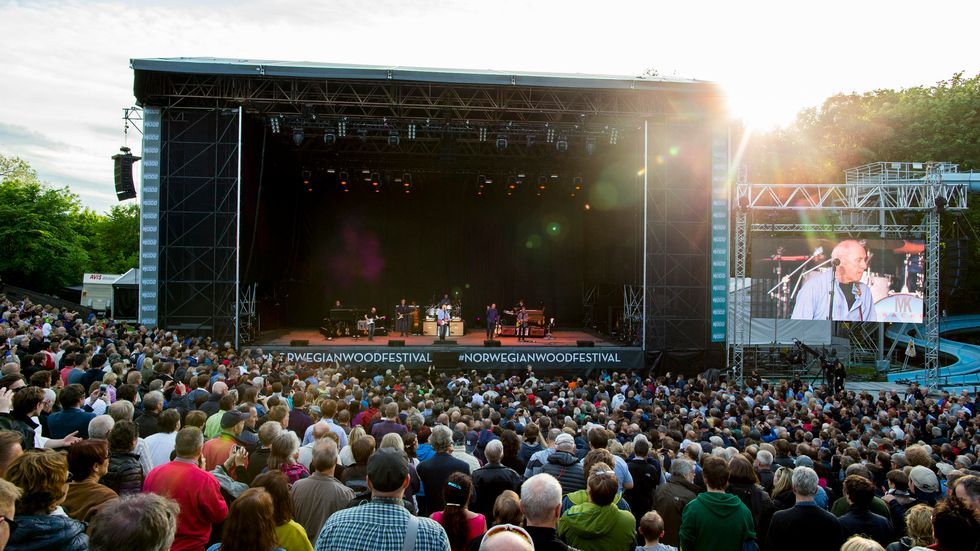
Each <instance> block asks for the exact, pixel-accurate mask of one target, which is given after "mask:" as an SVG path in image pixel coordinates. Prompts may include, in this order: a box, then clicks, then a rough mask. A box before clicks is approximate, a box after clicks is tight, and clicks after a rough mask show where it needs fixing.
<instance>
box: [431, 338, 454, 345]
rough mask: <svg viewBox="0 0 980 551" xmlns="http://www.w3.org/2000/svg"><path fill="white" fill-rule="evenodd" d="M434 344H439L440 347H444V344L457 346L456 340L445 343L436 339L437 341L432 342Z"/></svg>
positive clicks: (445, 341)
mask: <svg viewBox="0 0 980 551" xmlns="http://www.w3.org/2000/svg"><path fill="white" fill-rule="evenodd" d="M432 344H438V345H444V344H448V345H455V344H456V339H446V340H444V341H441V340H439V339H436V340H434V341H432Z"/></svg>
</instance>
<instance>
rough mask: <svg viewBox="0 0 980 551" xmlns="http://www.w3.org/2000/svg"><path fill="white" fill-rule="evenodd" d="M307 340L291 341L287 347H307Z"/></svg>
mask: <svg viewBox="0 0 980 551" xmlns="http://www.w3.org/2000/svg"><path fill="white" fill-rule="evenodd" d="M309 345H310V340H309V339H293V340H291V341H289V346H309Z"/></svg>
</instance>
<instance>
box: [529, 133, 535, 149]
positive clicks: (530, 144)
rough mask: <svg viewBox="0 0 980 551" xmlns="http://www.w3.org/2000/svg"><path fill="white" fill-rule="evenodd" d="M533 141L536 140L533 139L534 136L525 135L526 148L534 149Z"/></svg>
mask: <svg viewBox="0 0 980 551" xmlns="http://www.w3.org/2000/svg"><path fill="white" fill-rule="evenodd" d="M535 139H536V138H535V137H534V134H528V135H527V146H528V147H534V140H535Z"/></svg>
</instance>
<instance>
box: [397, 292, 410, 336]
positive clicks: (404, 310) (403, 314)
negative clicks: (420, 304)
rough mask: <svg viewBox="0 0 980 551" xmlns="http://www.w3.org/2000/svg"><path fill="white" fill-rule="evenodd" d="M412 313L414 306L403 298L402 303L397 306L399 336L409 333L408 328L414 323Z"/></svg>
mask: <svg viewBox="0 0 980 551" xmlns="http://www.w3.org/2000/svg"><path fill="white" fill-rule="evenodd" d="M411 315H412V308H411V307H409V306H408V305H407V304H406V303H405V299H402V301H401V303H400V304H399V305H398V306H395V331H398V335H399V336H401V337H405V336H407V335H408V328H409V326H410V325H411V323H412V320H411Z"/></svg>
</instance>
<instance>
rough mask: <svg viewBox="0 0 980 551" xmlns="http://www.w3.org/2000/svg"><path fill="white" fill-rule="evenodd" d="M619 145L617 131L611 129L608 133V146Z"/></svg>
mask: <svg viewBox="0 0 980 551" xmlns="http://www.w3.org/2000/svg"><path fill="white" fill-rule="evenodd" d="M617 143H619V129H617V128H613V129H612V130H610V131H609V145H616V144H617Z"/></svg>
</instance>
